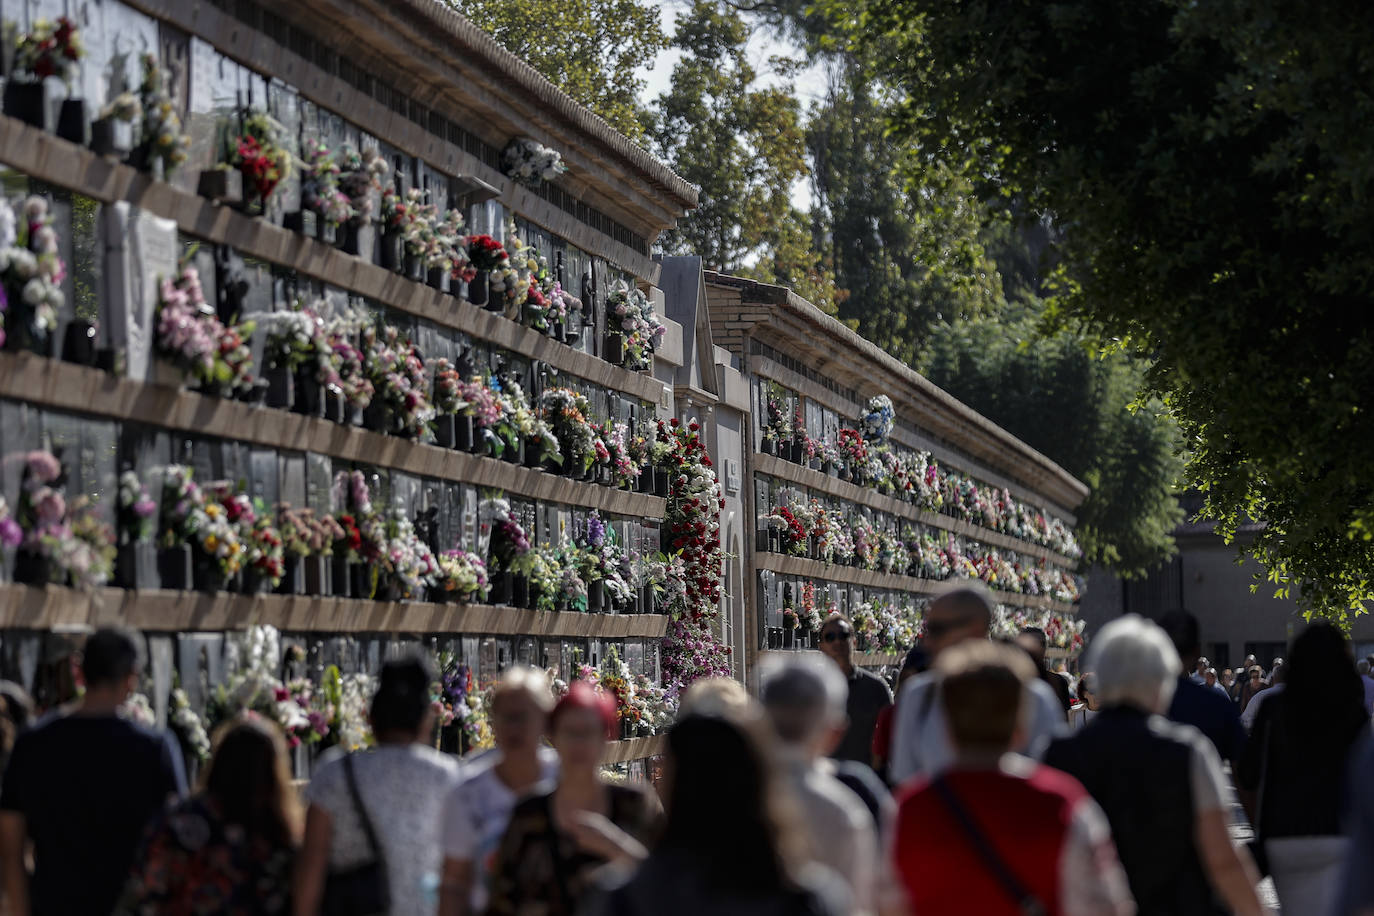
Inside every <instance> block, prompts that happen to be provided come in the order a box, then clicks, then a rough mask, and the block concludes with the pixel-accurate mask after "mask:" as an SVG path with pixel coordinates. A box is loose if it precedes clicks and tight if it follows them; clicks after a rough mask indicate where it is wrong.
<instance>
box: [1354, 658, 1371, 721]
mask: <svg viewBox="0 0 1374 916" xmlns="http://www.w3.org/2000/svg"><path fill="white" fill-rule="evenodd" d="M1355 670H1356V671H1358V672H1359V673H1360V685H1361V686H1362V687H1363V688H1364V711H1365V712H1374V677H1370V674H1369V671H1370V668H1369V659H1367V658H1362V659H1360V660H1359V661H1358V662H1356V663H1355Z"/></svg>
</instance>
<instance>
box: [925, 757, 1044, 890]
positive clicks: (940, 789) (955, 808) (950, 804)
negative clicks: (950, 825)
mask: <svg viewBox="0 0 1374 916" xmlns="http://www.w3.org/2000/svg"><path fill="white" fill-rule="evenodd" d="M930 785H931V788H933V789H934V790H935V794H936V795H938V796H940V801H942V802H943V803H944V805H945V808H946V809H947V810H948V811H949V813H950V814H951V815H952V816H953V817H954V820H955V821H957V822H958V824H959V827H960V828H961V829H962V830H963V831H964V836H965V837H966V838H967V839H968V841H969V844H970V845H971V846H973V848H974V850H975V851H976V852H977V853H978V856H979V858H981V859H982V860H983V864H984V865H986V866H987V868H988V871H990V872H992V875H993V877H994V878H996V879H997V883H998V884H1000V885H1002V889H1003V890H1005V891H1006V892H1007V893H1008V894H1009V895H1011V899H1013V900H1015V901H1016V903H1017V906H1019V907H1020V909H1021V912H1022V914H1024V916H1045V914H1046V912H1047V911H1046V909H1045V905H1044V904H1043V903H1041V902H1040V900H1039V899H1038V898H1037V897H1036V896H1035V895H1034V894H1032V893H1031V892H1030V891H1028V890H1026V887H1025V885H1023V884H1022V883H1021V882H1020V881H1018V880H1017V878H1016V876H1015V875H1014V874H1012V872H1011V869H1010V868H1008V867H1007V863H1006V862H1004V861H1003V860H1002V857H1001V856H999V855H998V854H997V851H996V850H995V849H993V848H992V844H991V843H990V842H988V838H987V836H986V835H984V833H983V831H982V830H981V829H980V828H979V827H978V824H977V823H975V822H974V820H973V816H972V815H971V814H970V813H969V811H968V809H967V808H965V807H964V805H963V803H962V802H960V801H959V797H958V796H957V795H955V794H954V789H953V788H952V787H951V786H950V785H949V783H948V782H946V781H945V777H944V776H936V777H935V779H934V780H932V781H931V783H930Z"/></svg>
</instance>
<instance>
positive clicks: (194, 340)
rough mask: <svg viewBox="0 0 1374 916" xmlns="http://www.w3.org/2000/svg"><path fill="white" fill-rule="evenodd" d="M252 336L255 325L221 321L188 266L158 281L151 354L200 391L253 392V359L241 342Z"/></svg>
mask: <svg viewBox="0 0 1374 916" xmlns="http://www.w3.org/2000/svg"><path fill="white" fill-rule="evenodd" d="M253 330H254V324H253V322H245V323H243V324H241V325H239V326H237V327H230V326H226V325H224V324H223V323H222V322H221V321H220V320H219V318H218V317H217V316H216V315H215V310H214V309H212V308H211V307H210V305H209V304H208V303H207V302H206V301H205V293H204V291H203V290H202V288H201V285H200V274H199V273H198V272H197V271H196V269H195V268H194V267H191V266H190V265H189V264H187V265H184V266H183V267H182V269H181V273H179V274H178V275H177V276H176V277H174V278H172V277H161V278H160V279H159V284H158V301H157V328H156V333H155V334H154V337H153V349H154V352H156V353H157V355H158V356H159V357H161V358H163V359H165V360H167V361H169V362H170V363H171V364H172V365H173V366H175V367H176V369H177V370H179V371H180V372H181V374H182V376H183V377H186V378H190V379H193V380H194V381H196V382H197V383H198V385H199V386H200V387H201V388H202V389H203V390H205V391H209V392H212V393H218V394H233V393H234V392H236V391H247V390H249V389H250V388H252V386H253V358H252V354H251V353H250V352H249V350H248V346H247V344H246V342H245V341H246V339H247V338H248V337H250V336H251V335H252V333H253Z"/></svg>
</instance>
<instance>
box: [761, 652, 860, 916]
mask: <svg viewBox="0 0 1374 916" xmlns="http://www.w3.org/2000/svg"><path fill="white" fill-rule="evenodd" d="M759 699H760V700H761V701H762V702H763V708H764V710H765V711H766V712H767V713H768V718H769V719H770V720H771V721H772V723H773V729H774V731H775V732H776V733H777V736H778V739H779V742H780V752H779V757H780V758H781V762H782V766H783V771H784V772H783V782H784V783H785V784H786V785H787V786H788V788H789V789H790V791H791V793H792V797H793V798H794V799H795V800H796V802H797V804H798V807H799V809H800V811H801V814H802V818H803V822H804V828H805V833H806V839H807V848H808V850H809V855H810V860H811V861H813V862H816V863H818V864H820V865H824V866H827V867H829V868H831V869H833V870H834V871H835V872H836V873H837V874H839V875H840V876H841V877H843V878H844V879H845V880H846V881H848V882H849V886H850V889H851V891H852V893H853V899H854V904H855V912H859V913H870V912H873V911H874V906H875V903H876V895H877V871H876V869H877V868H878V864H879V863H878V843H877V838H876V833H875V827H874V823H873V817H872V815H870V814H869V813H868V809H867V808H866V807H865V806H864V803H863V801H862V800H861V799H860V798H859V797H858V796H857V795H855V794H854V793H853V792H852V791H850V790H849V789H847V788H845V787H844V786H843V785H842V784H841V783H840V782H839V781H838V780H837V779H835V777H834V776H832V775H830V773H829V772H828V771H827V769H826V768H824V767H823V766H822V765H821V758H823V757H824V756H825V755H826V754H829V753H830V752H831V751H832V750H833V749H834V748H835V746H836V745H837V744H838V743H839V741H840V739H841V738H842V737H843V736H844V732H845V729H846V727H847V726H848V720H847V717H846V714H845V703H846V697H845V677H844V675H843V674H842V673H840V670H839V669H838V668H837V667H835V665H834V664H832V663H831V662H829V661H827V660H826V659H823V658H820V657H819V656H797V657H794V658H789V659H787V660H786V661H783V662H779V663H777V666H776V667H775V668H773V669H772V670H771V671H765V672H764V674H763V683H762V688H761V690H760V693H759Z"/></svg>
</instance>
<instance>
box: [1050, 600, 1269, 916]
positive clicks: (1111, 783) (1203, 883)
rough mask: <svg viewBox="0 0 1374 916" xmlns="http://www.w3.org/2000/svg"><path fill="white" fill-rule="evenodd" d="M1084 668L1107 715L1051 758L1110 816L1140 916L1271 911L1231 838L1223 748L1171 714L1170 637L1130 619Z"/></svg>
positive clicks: (1114, 628) (1059, 745)
mask: <svg viewBox="0 0 1374 916" xmlns="http://www.w3.org/2000/svg"><path fill="white" fill-rule="evenodd" d="M1085 667H1086V668H1088V669H1089V670H1092V671H1095V672H1096V674H1097V690H1098V695H1099V698H1100V700H1101V703H1102V711H1101V713H1100V714H1099V715H1098V716H1097V717H1096V718H1095V719H1093V721H1091V722H1089V723H1088V724H1087V725H1085V726H1084V727H1083V729H1082V730H1080V731H1079V732H1077V733H1076V734H1075V735H1074V736H1073V737H1071V738H1065V739H1062V740H1059V741H1056V742H1054V743H1053V744H1051V745H1050V747H1049V750H1048V751H1047V752H1046V754H1045V763H1046V764H1047V765H1048V766H1052V767H1054V768H1056V769H1059V770H1063V771H1064V772H1066V773H1068V774H1069V775H1070V776H1073V777H1075V778H1076V779H1078V780H1079V782H1081V783H1082V784H1083V786H1084V788H1086V789H1087V790H1088V792H1089V794H1091V795H1092V797H1093V798H1094V799H1096V801H1097V803H1098V804H1099V805H1101V807H1102V810H1103V811H1105V812H1106V814H1107V819H1108V821H1110V822H1111V825H1112V835H1113V836H1114V837H1115V838H1116V845H1117V851H1118V853H1119V854H1120V856H1121V864H1122V865H1124V866H1125V868H1126V876H1127V878H1128V879H1129V881H1130V885H1131V894H1132V895H1133V896H1134V897H1135V899H1136V905H1137V906H1138V907H1139V913H1140V916H1152V914H1158V916H1165V914H1168V916H1194V914H1195V916H1213V914H1219V913H1224V912H1231V913H1237V914H1242V916H1252V914H1259V913H1262V912H1264V910H1263V908H1262V906H1261V905H1260V901H1259V897H1258V895H1257V894H1256V892H1255V885H1256V884H1258V883H1259V874H1258V872H1257V871H1256V870H1255V866H1254V863H1253V862H1252V861H1251V860H1250V857H1249V854H1248V853H1245V852H1244V851H1241V850H1238V849H1237V848H1236V847H1235V846H1234V845H1233V844H1232V843H1231V836H1230V833H1229V830H1228V826H1229V824H1228V811H1227V802H1226V798H1227V789H1226V777H1225V776H1224V775H1223V773H1222V769H1221V759H1220V757H1219V756H1218V755H1217V752H1216V749H1215V748H1214V747H1213V746H1212V743H1211V742H1210V741H1209V740H1207V738H1206V737H1205V736H1204V735H1203V734H1202V732H1200V731H1198V730H1197V729H1196V728H1194V727H1193V726H1191V725H1183V724H1180V723H1174V722H1170V721H1168V720H1167V719H1165V718H1163V715H1162V714H1163V712H1164V711H1165V710H1166V709H1168V708H1169V703H1170V701H1171V700H1172V699H1173V695H1174V691H1175V689H1177V687H1178V684H1179V675H1180V673H1181V671H1182V664H1181V662H1180V660H1179V656H1178V652H1177V651H1175V649H1174V646H1173V643H1172V642H1171V641H1170V639H1169V637H1168V636H1167V635H1166V634H1165V632H1164V631H1163V630H1162V629H1160V628H1159V627H1158V626H1157V625H1155V624H1153V623H1151V622H1150V621H1148V620H1145V619H1144V618H1142V617H1138V616H1136V615H1134V614H1131V615H1127V616H1126V617H1123V618H1121V619H1119V620H1114V621H1112V622H1111V623H1109V624H1107V626H1105V627H1103V628H1102V632H1100V633H1098V635H1097V637H1096V638H1095V639H1094V640H1093V643H1092V646H1091V648H1090V649H1089V652H1088V656H1087V658H1086V660H1085ZM1223 901H1224V906H1223Z"/></svg>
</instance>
